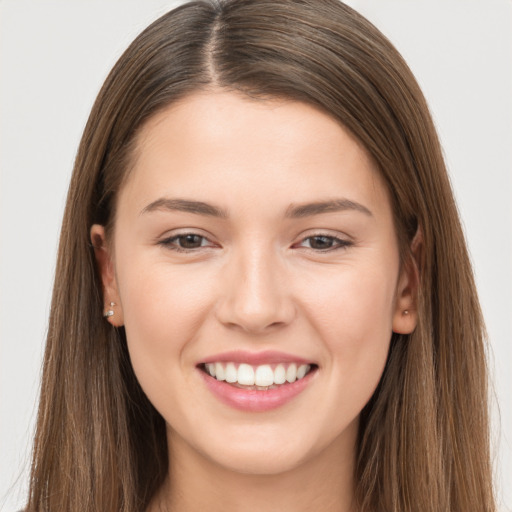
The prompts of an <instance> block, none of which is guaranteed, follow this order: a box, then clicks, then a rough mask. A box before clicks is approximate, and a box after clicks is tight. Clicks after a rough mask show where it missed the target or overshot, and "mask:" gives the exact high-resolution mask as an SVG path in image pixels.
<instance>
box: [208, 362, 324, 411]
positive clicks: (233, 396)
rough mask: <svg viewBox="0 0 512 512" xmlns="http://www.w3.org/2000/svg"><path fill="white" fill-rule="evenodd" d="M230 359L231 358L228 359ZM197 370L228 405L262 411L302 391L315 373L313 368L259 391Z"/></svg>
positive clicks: (280, 404) (214, 392)
mask: <svg viewBox="0 0 512 512" xmlns="http://www.w3.org/2000/svg"><path fill="white" fill-rule="evenodd" d="M217 361H218V359H217ZM230 361H233V360H232V359H230ZM294 361H295V360H294ZM198 371H199V373H200V374H201V376H202V378H203V379H204V382H205V384H206V386H207V387H208V389H209V390H210V391H211V392H212V393H213V394H214V395H215V396H216V398H217V399H218V400H220V401H221V402H222V403H224V404H226V405H228V406H230V407H234V408H235V409H239V410H242V411H247V412H263V411H269V410H271V409H276V408H278V407H281V406H282V405H284V404H286V403H287V402H289V401H291V400H292V399H293V398H295V397H296V396H297V395H298V394H299V393H301V392H302V391H304V389H305V388H306V387H307V386H308V384H309V383H310V382H311V380H312V378H313V376H314V374H316V371H315V370H313V371H311V372H310V373H308V374H307V375H306V376H305V377H303V378H302V379H299V380H296V381H295V382H292V383H291V384H290V383H287V384H282V385H280V386H278V387H277V388H275V389H268V390H266V391H265V390H261V391H260V390H257V389H242V388H237V387H235V386H232V385H230V384H228V383H227V382H225V381H218V380H217V379H215V377H211V376H210V375H208V374H207V373H206V372H204V371H203V370H200V369H198Z"/></svg>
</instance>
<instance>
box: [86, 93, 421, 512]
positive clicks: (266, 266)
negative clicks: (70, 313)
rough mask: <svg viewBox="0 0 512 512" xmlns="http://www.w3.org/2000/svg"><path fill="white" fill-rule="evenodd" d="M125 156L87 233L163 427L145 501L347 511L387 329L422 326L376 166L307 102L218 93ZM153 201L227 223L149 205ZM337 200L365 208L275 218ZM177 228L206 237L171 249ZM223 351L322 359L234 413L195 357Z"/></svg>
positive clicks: (169, 117)
mask: <svg viewBox="0 0 512 512" xmlns="http://www.w3.org/2000/svg"><path fill="white" fill-rule="evenodd" d="M133 163H134V166H133V170H132V171H131V174H130V175H129V177H128V179H127V180H126V182H125V184H124V186H123V188H122V190H121V191H120V193H119V196H118V203H117V216H116V221H115V229H114V235H113V239H112V240H106V239H105V233H104V230H103V227H102V226H99V225H95V226H93V227H92V229H91V239H92V241H93V243H94V245H95V247H96V256H97V260H98V264H99V267H100V270H101V274H102V279H103V284H104V297H105V306H106V309H109V307H108V304H109V303H110V302H111V301H114V302H115V303H116V306H115V307H114V311H115V314H114V316H112V317H110V318H109V319H108V320H109V321H110V322H111V323H112V324H113V325H116V326H119V325H124V326H125V329H126V336H127V340H128V348H129V351H130V356H131V360H132V364H133V367H134V370H135V373H136V375H137V378H138V379H139V381H140V384H141V386H142V388H143V389H144V391H145V392H146V394H147V396H148V397H149V399H150V400H151V402H152V403H153V404H154V405H155V407H156V408H157V410H158V411H159V412H160V413H161V414H162V416H163V417H164V419H165V420H166V423H167V426H168V427H167V433H168V444H169V453H170V454H171V455H170V471H169V475H170V477H169V478H168V480H167V482H166V484H165V485H164V486H163V488H162V489H161V491H160V492H159V493H158V495H157V496H156V497H155V500H154V501H153V503H152V504H151V507H150V509H151V510H158V509H160V508H163V509H167V510H180V511H188V510H210V511H212V510H213V511H217V510H219V511H220V510H222V511H223V512H225V511H236V510H244V511H257V510H266V511H283V510H293V511H301V510H304V511H306V510H324V511H340V512H342V511H343V512H346V511H349V510H352V498H353V486H354V483H353V478H352V474H353V470H354V459H355V442H356V436H357V428H358V419H359V414H360V412H361V410H362V408H363V407H364V405H365V404H366V403H367V402H368V400H369V399H370V397H371V395H372V393H373V392H374V390H375V388H376V386H377V384H378V382H379V379H380V377H381V375H382V371H383V368H384V364H385V361H386V357H387V352H388V348H389V342H390V338H391V334H392V331H395V332H400V333H409V332H411V331H412V330H413V329H414V327H415V325H416V312H415V309H414V295H415V290H416V278H415V274H414V272H412V271H409V270H408V269H410V268H411V266H410V265H402V266H400V264H399V253H398V244H397V237H396V233H395V229H394V225H393V220H392V210H391V205H390V201H389V197H388V192H387V190H386V187H385V186H384V183H383V182H382V179H381V177H380V175H379V172H378V169H377V166H376V165H375V163H374V162H373V161H372V159H371V158H370V157H369V155H368V154H367V152H366V151H365V150H364V148H363V147H362V146H361V145H360V144H359V143H358V142H357V140H356V139H354V138H353V137H352V135H351V134H350V133H349V132H348V131H347V130H345V129H344V128H343V127H342V126H341V125H340V124H339V123H338V122H337V121H336V120H334V119H332V118H331V117H329V116H327V115H326V114H324V113H322V112H320V111H318V110H316V109H315V108H313V107H311V106H308V105H305V104H303V103H299V102H294V101H283V100H266V101H255V100H251V99H247V98H245V97H244V96H241V95H239V94H236V93H231V92H222V91H216V92H208V93H197V94H194V95H192V96H189V97H187V98H186V99H184V100H182V101H181V102H179V103H177V104H174V105H172V106H170V107H169V108H167V109H166V110H164V111H163V112H161V113H159V114H157V115H156V116H155V117H154V118H152V119H150V120H149V122H148V123H147V124H146V125H145V126H144V127H143V129H142V130H141V132H140V134H139V136H138V140H137V150H136V153H135V158H134V162H133ZM161 198H181V199H187V200H194V201H202V202H206V203H209V204H213V205H215V206H216V207H218V208H221V209H222V210H224V211H225V213H226V217H225V218H219V217H215V216H211V215H200V214H197V213H191V212H183V211H173V210H167V209H165V208H153V209H151V211H144V210H145V208H147V207H148V205H150V204H151V203H153V202H154V201H156V200H159V199H161ZM331 199H348V200H350V201H351V202H353V203H357V204H359V205H362V206H363V207H364V208H366V209H367V210H368V211H369V212H370V213H368V212H364V211H361V209H353V208H348V209H343V210H341V211H328V212H324V213H319V214H315V215H307V216H304V217H300V218H289V217H287V215H286V214H287V211H289V209H290V208H292V207H293V206H296V205H298V204H302V203H318V202H322V201H326V200H331ZM186 233H195V234H197V235H200V236H201V237H204V238H196V239H194V240H196V241H197V240H199V241H200V244H199V246H198V247H196V248H193V249H190V250H189V251H188V252H178V251H177V250H176V248H177V246H178V244H179V243H180V242H181V243H182V242H183V239H176V238H174V239H173V238H172V237H173V236H174V237H176V236H177V235H178V234H181V235H183V234H186ZM315 236H316V237H317V238H314V237H315ZM319 236H323V237H327V238H318V237H319ZM329 237H330V238H329ZM166 240H167V242H166V243H162V242H163V241H166ZM404 311H408V313H405V314H404ZM229 350H246V351H249V352H260V351H263V350H279V351H282V352H286V353H289V354H294V355H296V356H299V357H302V358H304V359H306V360H308V361H311V362H314V363H315V364H316V365H318V369H317V371H316V373H315V375H314V376H313V377H314V378H313V379H311V382H310V383H309V384H308V386H307V387H306V389H305V390H304V391H303V392H302V393H301V394H299V395H298V396H297V397H295V398H294V399H293V400H292V401H291V402H289V403H287V404H285V405H284V406H282V407H279V408H277V409H274V410H271V411H266V412H257V413H255V412H246V411H240V410H237V409H234V408H232V407H229V406H228V405H225V404H223V403H221V402H220V401H219V400H218V399H217V398H216V397H215V396H214V395H212V393H211V392H210V391H209V390H208V389H207V387H206V386H205V385H204V382H203V379H202V377H201V375H200V373H199V370H198V369H197V367H196V366H197V364H198V362H200V361H201V360H204V359H205V358H207V357H210V356H212V355H215V354H218V353H221V352H224V351H229ZM170 488H172V490H173V492H172V493H170V492H169V489H170Z"/></svg>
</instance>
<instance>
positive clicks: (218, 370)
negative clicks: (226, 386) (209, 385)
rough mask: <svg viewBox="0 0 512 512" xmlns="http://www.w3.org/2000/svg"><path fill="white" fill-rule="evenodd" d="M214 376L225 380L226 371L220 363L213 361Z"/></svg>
mask: <svg viewBox="0 0 512 512" xmlns="http://www.w3.org/2000/svg"><path fill="white" fill-rule="evenodd" d="M215 378H216V379H217V380H226V372H225V371H224V366H223V364H222V363H215Z"/></svg>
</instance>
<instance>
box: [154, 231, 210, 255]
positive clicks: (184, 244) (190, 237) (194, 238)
mask: <svg viewBox="0 0 512 512" xmlns="http://www.w3.org/2000/svg"><path fill="white" fill-rule="evenodd" d="M159 244H160V245H162V246H164V247H166V248H168V249H171V250H173V251H177V252H180V251H193V250H195V249H201V248H204V247H210V246H211V243H210V242H209V241H208V239H207V238H206V237H204V236H201V235H198V234H196V233H183V234H182V235H176V236H172V237H170V238H166V239H165V240H162V241H161V242H159Z"/></svg>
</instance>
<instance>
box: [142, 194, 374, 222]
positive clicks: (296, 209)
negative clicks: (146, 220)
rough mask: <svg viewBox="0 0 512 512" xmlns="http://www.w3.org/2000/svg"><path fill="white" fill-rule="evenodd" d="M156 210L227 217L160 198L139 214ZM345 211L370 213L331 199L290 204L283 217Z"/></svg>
mask: <svg viewBox="0 0 512 512" xmlns="http://www.w3.org/2000/svg"><path fill="white" fill-rule="evenodd" d="M156 210H168V211H180V212H187V213H195V214H197V215H205V216H209V217H219V218H222V219H227V218H228V217H229V215H228V213H227V211H226V210H223V209H222V208H219V207H218V206H214V205H212V204H209V203H205V202H203V201H192V200H190V199H170V198H165V197H163V198H160V199H157V200H156V201H153V202H152V203H150V204H148V205H147V206H146V207H144V208H143V209H142V211H141V212H140V214H141V215H142V214H144V213H148V212H153V211H156ZM346 210H355V211H358V212H361V213H364V214H365V215H368V216H370V217H372V216H373V214H372V212H371V211H370V210H369V209H368V208H366V206H363V205H362V204H360V203H356V202H355V201H351V200H350V199H331V200H328V201H319V202H315V203H304V204H296V205H294V204H292V205H290V206H289V207H288V208H287V209H286V212H285V217H287V218H291V219H300V218H304V217H311V216H313V215H320V214H322V213H331V212H340V211H346Z"/></svg>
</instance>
